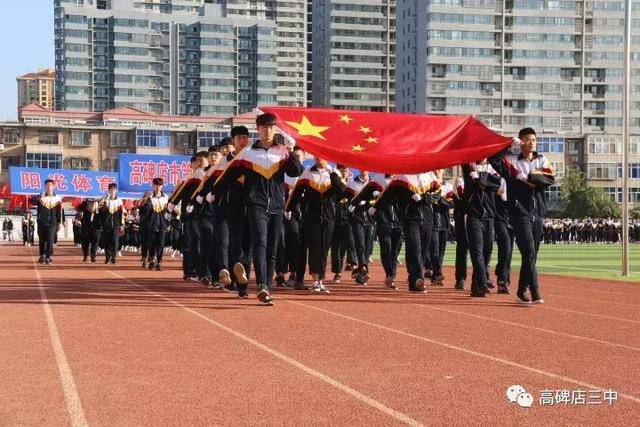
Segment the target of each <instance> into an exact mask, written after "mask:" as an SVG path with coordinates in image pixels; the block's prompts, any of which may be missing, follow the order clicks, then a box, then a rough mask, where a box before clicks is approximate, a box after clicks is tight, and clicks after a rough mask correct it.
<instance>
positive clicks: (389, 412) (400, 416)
mask: <svg viewBox="0 0 640 427" xmlns="http://www.w3.org/2000/svg"><path fill="white" fill-rule="evenodd" d="M107 272H108V273H110V274H112V275H113V276H115V277H117V278H119V279H121V280H124V281H125V282H127V283H130V284H132V285H134V286H136V287H138V288H140V289H143V290H145V291H147V292H149V293H150V294H152V295H155V296H156V297H158V298H160V299H163V300H165V301H167V302H169V303H171V304H173V305H175V306H176V307H180V308H182V309H183V310H185V311H187V312H189V313H191V314H193V315H194V316H196V317H199V318H200V319H202V320H204V321H206V322H209V323H211V324H212V325H214V326H216V327H217V328H219V329H222V330H223V331H225V332H228V333H230V334H231V335H233V336H235V337H236V338H239V339H241V340H242V341H245V342H247V343H249V344H251V345H253V346H255V347H258V348H259V349H260V350H262V351H265V352H267V353H269V354H271V355H272V356H275V357H276V358H278V359H280V360H281V361H283V362H285V363H287V364H289V365H291V366H294V367H296V368H298V369H300V370H301V371H303V372H305V373H307V374H309V375H311V376H312V377H314V378H317V379H319V380H320V381H323V382H325V383H327V384H329V385H331V386H333V387H335V388H337V389H338V390H341V391H343V392H345V393H347V394H348V395H350V396H352V397H354V398H355V399H357V400H359V401H361V402H363V403H365V404H367V405H369V406H371V407H373V408H375V409H377V410H378V411H380V412H382V413H384V414H386V415H388V416H390V417H392V418H395V419H396V420H398V421H401V422H403V423H405V424H407V425H410V426H422V425H423V424H422V423H421V422H419V421H417V420H414V419H413V418H411V417H410V416H408V415H406V414H403V413H402V412H399V411H396V410H395V409H392V408H389V407H388V406H386V405H384V404H383V403H381V402H378V401H377V400H375V399H373V398H371V397H369V396H367V395H365V394H362V393H360V392H359V391H357V390H354V389H352V388H351V387H349V386H347V385H345V384H343V383H341V382H340V381H338V380H335V379H333V378H331V377H329V376H327V375H325V374H323V373H322V372H319V371H316V370H315V369H313V368H310V367H308V366H306V365H304V364H302V363H300V362H298V361H297V360H295V359H292V358H290V357H289V356H286V355H285V354H283V353H280V352H279V351H278V350H275V349H273V348H271V347H268V346H266V345H265V344H262V343H261V342H259V341H256V340H254V339H253V338H250V337H248V336H246V335H243V334H242V333H240V332H238V331H236V330H235V329H231V328H229V327H228V326H225V325H223V324H222V323H219V322H218V321H216V320H214V319H212V318H210V317H207V316H205V315H204V314H202V313H200V312H198V311H196V310H193V309H191V308H189V307H187V306H184V305H182V304H180V303H179V302H177V301H174V300H172V299H171V298H168V297H166V296H164V295H162V294H159V293H157V292H154V291H152V290H150V289H148V288H145V287H144V286H142V285H139V284H138V283H136V282H134V281H132V280H129V279H127V278H126V277H123V276H121V275H119V274H118V273H115V272H113V271H110V270H107Z"/></svg>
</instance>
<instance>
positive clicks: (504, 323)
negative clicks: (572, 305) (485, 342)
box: [374, 297, 640, 352]
mask: <svg viewBox="0 0 640 427" xmlns="http://www.w3.org/2000/svg"><path fill="white" fill-rule="evenodd" d="M374 298H375V297H374ZM376 299H377V300H380V301H389V302H397V300H394V299H391V298H376ZM408 304H409V305H415V306H418V307H421V308H427V309H429V310H437V311H442V312H445V313H451V314H460V315H462V316H468V317H473V318H475V319H480V320H487V321H490V322H495V323H502V324H503V325H509V326H517V327H518V328H524V329H530V330H532V331H538V332H544V333H547V334H552V335H558V336H563V337H568V338H573V339H576V340H583V341H589V342H593V343H597V344H602V345H607V346H612V347H619V348H624V349H627V350H632V351H637V352H640V348H638V347H632V346H629V345H625V344H619V343H616V342H611V341H604V340H599V339H597V338H591V337H585V336H583V335H574V334H570V333H568V332H560V331H554V330H551V329H544V328H539V327H537V326H531V325H526V324H524V323H516V322H511V321H508V320H502V319H498V318H495V317H489V316H482V315H480V314H473V313H466V312H464V311H458V310H452V309H447V308H442V307H434V306H432V305H429V304H420V303H416V302H412V303H408Z"/></svg>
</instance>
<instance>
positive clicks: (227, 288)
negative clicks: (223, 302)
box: [222, 283, 247, 294]
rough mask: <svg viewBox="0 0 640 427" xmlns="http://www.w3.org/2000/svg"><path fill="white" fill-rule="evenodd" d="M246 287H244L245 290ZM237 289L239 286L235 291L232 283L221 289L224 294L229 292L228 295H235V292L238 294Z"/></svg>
mask: <svg viewBox="0 0 640 427" xmlns="http://www.w3.org/2000/svg"><path fill="white" fill-rule="evenodd" d="M246 286H247V285H244V287H245V288H246ZM239 288H240V285H238V289H236V287H235V285H234V284H233V283H229V284H228V285H224V286H223V288H222V289H224V290H225V291H226V292H229V293H230V294H235V293H236V292H239Z"/></svg>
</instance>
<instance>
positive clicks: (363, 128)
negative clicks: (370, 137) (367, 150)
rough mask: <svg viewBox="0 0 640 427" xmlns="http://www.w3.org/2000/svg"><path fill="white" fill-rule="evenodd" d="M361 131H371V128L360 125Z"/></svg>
mask: <svg viewBox="0 0 640 427" xmlns="http://www.w3.org/2000/svg"><path fill="white" fill-rule="evenodd" d="M360 132H362V133H371V129H369V128H367V127H364V126H360Z"/></svg>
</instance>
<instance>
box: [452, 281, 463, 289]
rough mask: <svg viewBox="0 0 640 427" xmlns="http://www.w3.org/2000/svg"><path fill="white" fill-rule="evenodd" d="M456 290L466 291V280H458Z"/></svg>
mask: <svg viewBox="0 0 640 427" xmlns="http://www.w3.org/2000/svg"><path fill="white" fill-rule="evenodd" d="M454 288H455V289H460V290H463V289H464V280H456V285H455V286H454Z"/></svg>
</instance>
